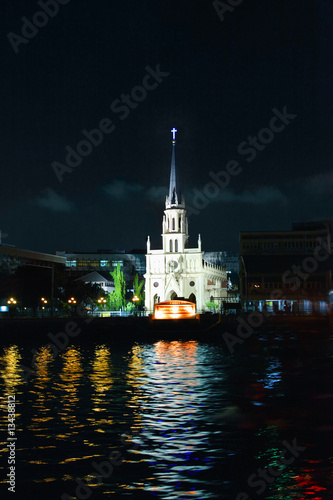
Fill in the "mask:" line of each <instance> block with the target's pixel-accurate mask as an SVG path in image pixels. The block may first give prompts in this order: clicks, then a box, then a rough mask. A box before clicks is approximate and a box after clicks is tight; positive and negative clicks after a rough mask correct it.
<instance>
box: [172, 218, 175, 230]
mask: <svg viewBox="0 0 333 500" xmlns="http://www.w3.org/2000/svg"><path fill="white" fill-rule="evenodd" d="M174 230H175V218H174V217H172V231H174Z"/></svg>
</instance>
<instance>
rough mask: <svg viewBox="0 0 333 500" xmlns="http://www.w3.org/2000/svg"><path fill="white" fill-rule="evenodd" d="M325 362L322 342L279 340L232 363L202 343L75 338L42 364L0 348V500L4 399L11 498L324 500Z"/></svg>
mask: <svg viewBox="0 0 333 500" xmlns="http://www.w3.org/2000/svg"><path fill="white" fill-rule="evenodd" d="M31 349H35V351H34V354H35V359H34V361H35V364H34V367H33V368H34V370H33V373H30V374H29V377H27V376H26V375H25V376H24V372H23V371H22V368H23V367H31V362H32V358H33V354H32V353H31ZM332 354H333V349H332V339H331V337H330V336H329V334H328V333H327V334H321V335H319V334H317V333H316V332H308V333H296V332H292V331H275V332H274V331H270V332H266V333H263V332H261V333H257V334H254V335H253V336H252V337H251V338H250V339H248V340H247V341H245V342H244V344H243V345H239V346H236V347H235V352H234V353H233V354H230V352H228V350H227V349H226V346H225V344H224V343H223V341H222V340H221V341H219V340H216V339H215V340H214V342H208V341H204V340H197V339H194V338H193V340H182V339H181V338H180V339H179V340H157V341H151V342H146V341H145V342H143V343H141V342H140V341H138V342H134V341H129V342H124V341H120V340H118V341H108V340H106V339H103V340H102V341H101V340H98V341H97V340H96V341H91V342H89V343H87V342H82V343H80V341H79V340H76V341H73V343H72V344H71V345H69V346H68V347H67V348H66V349H64V350H63V351H61V352H59V353H58V354H57V355H56V356H55V355H54V354H53V352H52V350H51V349H50V347H48V346H46V345H45V344H43V343H42V342H40V344H38V343H37V345H36V344H35V345H29V342H27V341H26V340H25V341H24V342H23V341H22V342H15V343H11V342H10V341H7V342H5V343H4V344H3V345H2V347H1V349H0V390H1V395H2V398H1V409H0V411H1V421H0V426H1V431H2V436H3V439H2V440H1V441H2V445H1V451H0V453H1V456H0V467H1V483H0V490H1V498H5V496H6V490H7V488H8V486H9V484H8V483H7V477H6V475H7V473H8V471H9V465H8V457H9V453H8V447H7V444H6V437H7V435H8V432H7V409H8V408H7V396H8V395H15V403H16V429H15V432H16V437H17V440H16V441H15V453H16V456H15V460H16V463H15V483H16V495H12V494H11V493H9V495H11V498H19V499H20V498H25V499H42V500H44V499H45V500H53V499H62V500H66V499H88V498H91V499H99V498H101V499H106V498H115V499H118V498H123V497H124V498H129V499H139V500H140V499H146V498H147V499H149V498H161V499H210V498H218V499H226V500H232V499H237V500H248V499H252V500H253V499H257V498H259V499H260V498H269V499H272V500H273V499H274V500H278V499H297V500H298V499H302V500H303V499H308V500H310V499H311V500H322V499H333V464H332V460H333V458H332V456H333V447H332V432H333V420H332V416H333V390H332V371H333V370H332V359H333V358H332ZM281 456H282V457H284V459H285V463H284V464H281V460H280V457H281Z"/></svg>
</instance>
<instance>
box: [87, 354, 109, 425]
mask: <svg viewBox="0 0 333 500" xmlns="http://www.w3.org/2000/svg"><path fill="white" fill-rule="evenodd" d="M91 366H92V372H91V373H90V374H89V378H90V380H91V384H92V388H93V390H94V392H93V394H92V396H91V400H92V404H93V405H92V410H93V412H99V413H100V412H105V414H106V415H107V417H106V418H103V416H102V415H101V414H100V415H96V416H94V417H93V418H88V421H89V422H91V423H92V424H93V425H95V426H98V428H97V429H96V431H97V432H105V431H104V430H103V429H102V427H103V426H104V424H108V425H112V424H113V419H112V418H110V417H111V412H110V411H109V410H110V394H109V391H110V389H111V387H112V385H113V383H114V378H113V369H112V362H111V352H110V348H109V347H106V346H105V345H102V346H96V348H95V352H94V357H93V359H92V361H91ZM101 426H102V427H101Z"/></svg>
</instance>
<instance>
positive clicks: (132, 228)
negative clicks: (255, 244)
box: [0, 0, 333, 252]
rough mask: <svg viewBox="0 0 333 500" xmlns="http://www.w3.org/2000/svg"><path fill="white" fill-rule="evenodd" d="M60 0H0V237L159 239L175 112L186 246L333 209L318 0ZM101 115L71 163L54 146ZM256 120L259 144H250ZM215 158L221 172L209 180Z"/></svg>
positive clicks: (78, 246)
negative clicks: (217, 182)
mask: <svg viewBox="0 0 333 500" xmlns="http://www.w3.org/2000/svg"><path fill="white" fill-rule="evenodd" d="M59 2H60V0H59ZM41 3H42V2H41ZM44 3H45V4H47V1H46V0H45V1H44ZM61 3H62V4H63V5H60V3H59V4H58V3H57V6H58V7H55V6H54V5H55V4H54V1H51V2H50V4H49V7H47V6H46V7H45V8H46V9H51V11H50V10H49V12H51V13H52V15H53V17H50V16H49V15H48V14H44V15H36V12H38V11H39V12H40V11H42V12H44V11H43V10H42V9H41V6H40V5H39V4H38V2H37V1H32V0H15V1H13V0H1V3H0V19H1V21H0V22H1V41H0V47H1V62H0V64H1V68H0V79H1V81H0V83H1V97H0V99H1V115H0V159H1V184H0V207H1V210H0V229H1V230H2V231H3V233H5V234H7V236H6V237H5V238H4V239H3V243H6V244H11V245H15V246H17V247H19V248H26V249H31V250H37V251H46V252H55V251H56V250H67V251H71V250H78V251H94V250H97V249H111V248H114V249H127V250H130V249H132V248H145V245H146V238H147V235H150V236H151V240H152V248H160V247H161V236H160V233H161V222H162V215H163V210H164V200H165V195H166V193H167V188H168V182H169V173H170V160H171V148H172V146H171V139H172V136H171V133H170V129H171V128H172V127H174V126H175V127H176V128H177V129H178V134H177V166H178V169H179V176H180V180H181V187H182V191H183V193H184V194H185V199H186V202H187V203H188V205H189V206H192V208H193V207H198V206H199V205H198V203H201V205H200V206H201V207H202V208H200V209H196V210H194V211H193V210H192V211H191V216H190V220H189V230H190V244H191V245H192V246H196V243H197V235H198V233H201V237H202V248H203V250H206V251H213V250H232V251H237V249H238V241H239V231H250V230H252V231H255V230H288V229H290V228H291V224H292V222H298V221H308V220H320V219H330V218H333V214H332V194H331V193H332V188H333V172H332V120H331V118H332V84H333V78H332V76H333V65H332V62H333V61H332V49H333V35H332V21H333V2H332V1H330V0H292V1H291V0H269V1H267V0H261V1H255V0H253V1H252V0H244V1H243V2H242V1H239V2H238V3H239V5H238V6H235V7H232V8H230V10H228V11H226V12H225V13H224V14H223V13H222V10H223V7H222V6H220V7H219V9H220V13H218V12H217V10H216V9H215V8H214V5H213V2H212V1H207V0H71V1H68V0H61ZM225 3H226V4H227V3H228V2H227V0H226V1H225ZM231 3H233V4H234V5H235V4H236V3H237V2H236V1H235V0H233V1H232V2H231ZM51 4H52V5H53V7H52V5H51ZM220 4H222V2H220ZM52 9H53V10H52ZM55 10H59V12H57V13H55ZM223 17H224V19H222V18H223ZM22 18H26V19H25V20H22ZM32 19H35V21H36V22H37V24H40V25H42V24H45V23H46V25H45V26H41V27H39V28H38V32H35V31H36V30H35V28H34V27H33V26H31V25H30V27H28V25H27V24H25V22H26V20H28V21H31V20H32ZM22 29H23V31H22ZM33 30H35V31H33ZM10 33H11V35H9V34H10ZM23 33H24V35H25V36H24V38H18V36H21V37H22V34H23ZM8 35H9V36H8ZM26 36H29V37H30V38H26ZM15 52H17V53H15ZM156 71H157V73H159V75H156ZM154 72H155V76H153V75H154ZM147 75H150V76H147ZM143 82H145V85H146V89H144V88H142V85H143ZM136 87H137V88H136ZM140 87H141V88H140ZM131 93H132V95H133V93H134V95H135V96H136V98H137V100H135V99H134V98H133V97H132V96H131ZM127 94H129V95H130V97H129V101H127V102H128V103H121V102H120V101H121V100H122V99H125V100H126V99H127V98H126V95H127ZM111 106H112V108H113V109H111ZM273 110H274V111H273ZM284 110H285V114H287V115H288V116H289V118H284V121H285V122H286V123H285V124H283V122H282V121H281V119H280V120H278V119H275V120H273V121H272V118H273V117H274V116H277V113H278V114H279V113H283V111H284ZM290 116H292V118H291V117H290ZM287 122H289V123H287ZM101 124H102V126H103V127H104V128H105V131H106V130H107V133H103V135H100V134H96V133H95V136H94V140H95V143H96V145H93V146H89V144H88V146H87V143H81V151H83V153H84V154H85V156H84V157H82V159H81V158H79V159H76V162H77V163H78V165H77V166H75V167H73V168H72V167H70V168H69V166H68V165H69V164H66V156H67V155H68V151H66V147H70V148H73V149H74V150H76V149H77V146H78V143H80V141H82V140H87V138H86V137H85V135H84V134H83V132H82V131H83V130H86V131H87V132H86V133H88V132H89V131H91V130H92V129H96V128H98V127H99V126H100V125H101ZM270 124H271V126H273V128H274V131H273V132H271V131H270V130H267V127H269V126H270ZM262 129H264V130H262ZM265 129H266V130H265ZM277 129H279V131H277ZM282 129H283V130H282ZM258 133H259V135H260V137H262V138H263V141H265V144H263V142H260V141H259V142H256V143H255V144H256V145H257V148H256V147H255V146H253V145H252V146H250V145H249V141H252V140H255V139H253V138H254V137H258ZM250 136H252V139H249V137H250ZM96 141H97V142H96ZM98 142H100V144H99V145H97V144H98ZM89 148H90V151H89ZM249 148H254V149H252V150H249ZM259 149H260V150H259ZM88 153H89V154H88ZM77 158H78V157H77ZM70 160H71V161H72V162H73V161H74V159H73V156H70ZM54 162H58V163H57V165H58V166H57V167H56V169H57V171H58V176H57V175H56V172H55V169H54V166H52V164H53V165H54V164H55V163H54ZM230 162H231V163H230ZM59 164H62V165H63V166H64V167H59ZM227 166H228V168H229V169H230V168H231V166H232V168H233V174H234V175H231V176H230V181H229V183H228V185H226V186H222V185H221V186H220V187H219V188H216V186H215V187H214V186H213V185H210V186H207V185H208V184H209V183H210V182H212V176H211V174H210V173H213V174H215V175H217V174H219V172H221V171H226V168H227ZM62 168H64V169H66V170H67V171H63V172H62V173H61V175H60V174H59V170H61V169H62ZM236 172H237V174H236ZM235 174H236V175H235ZM223 175H224V174H221V175H220V178H222V177H223ZM221 176H222V177H221ZM223 178H224V179H225V177H223ZM60 181H61V182H60ZM222 184H223V183H222ZM205 190H206V193H207V192H209V193H210V195H212V196H211V197H210V199H207V198H206V202H205V200H204V201H202V199H201V202H199V201H198V196H199V195H198V193H204V192H205ZM193 197H194V199H193Z"/></svg>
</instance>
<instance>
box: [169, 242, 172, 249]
mask: <svg viewBox="0 0 333 500" xmlns="http://www.w3.org/2000/svg"><path fill="white" fill-rule="evenodd" d="M169 251H170V252H172V240H170V248H169Z"/></svg>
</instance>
